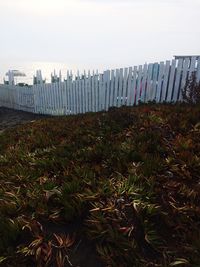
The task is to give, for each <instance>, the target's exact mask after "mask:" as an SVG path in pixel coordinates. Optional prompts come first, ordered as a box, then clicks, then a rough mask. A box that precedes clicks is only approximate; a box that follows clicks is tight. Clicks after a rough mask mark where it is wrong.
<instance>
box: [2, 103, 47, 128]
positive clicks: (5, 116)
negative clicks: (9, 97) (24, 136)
mask: <svg viewBox="0 0 200 267" xmlns="http://www.w3.org/2000/svg"><path fill="white" fill-rule="evenodd" d="M47 117H49V116H46V115H38V114H33V113H29V112H24V111H19V110H13V109H8V108H2V107H0V133H1V132H3V131H4V130H5V129H8V128H12V127H15V126H17V125H20V124H23V123H26V122H31V121H35V120H39V119H41V118H47Z"/></svg>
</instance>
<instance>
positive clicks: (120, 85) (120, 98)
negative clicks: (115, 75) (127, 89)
mask: <svg viewBox="0 0 200 267" xmlns="http://www.w3.org/2000/svg"><path fill="white" fill-rule="evenodd" d="M123 72H124V70H123V69H122V68H121V69H120V70H119V93H118V96H117V106H118V107H121V102H122V86H123Z"/></svg>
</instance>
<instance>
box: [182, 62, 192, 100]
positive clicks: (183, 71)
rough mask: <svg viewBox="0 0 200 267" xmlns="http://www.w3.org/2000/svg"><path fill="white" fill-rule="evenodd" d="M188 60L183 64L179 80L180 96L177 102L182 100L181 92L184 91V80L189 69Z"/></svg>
mask: <svg viewBox="0 0 200 267" xmlns="http://www.w3.org/2000/svg"><path fill="white" fill-rule="evenodd" d="M189 63H190V59H189V58H186V59H185V60H184V62H183V70H182V78H181V88H180V94H179V101H181V100H182V99H183V97H182V93H181V92H182V90H183V89H184V86H185V84H186V80H187V77H188V68H189Z"/></svg>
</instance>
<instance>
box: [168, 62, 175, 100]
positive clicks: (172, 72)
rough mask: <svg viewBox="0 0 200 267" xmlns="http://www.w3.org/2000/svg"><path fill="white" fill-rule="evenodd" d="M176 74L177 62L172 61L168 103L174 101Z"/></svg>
mask: <svg viewBox="0 0 200 267" xmlns="http://www.w3.org/2000/svg"><path fill="white" fill-rule="evenodd" d="M175 72H176V60H175V59H173V60H172V64H171V68H170V78H169V86H168V90H167V99H166V100H167V102H171V101H172V94H173V87H174V80H175Z"/></svg>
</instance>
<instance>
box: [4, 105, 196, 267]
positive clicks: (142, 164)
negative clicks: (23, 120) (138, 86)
mask: <svg viewBox="0 0 200 267" xmlns="http://www.w3.org/2000/svg"><path fill="white" fill-rule="evenodd" d="M87 246H88V248H90V249H89V250H87ZM84 253H85V255H87V257H85V259H84V260H83V258H84V255H83V254H84ZM87 253H89V254H87ZM91 258H93V262H91ZM199 264H200V108H199V106H190V105H186V104H182V105H164V104H163V105H153V104H148V105H141V106H138V107H131V108H125V107H122V108H119V109H117V108H113V109H110V110H109V111H108V112H106V113H105V112H100V113H96V114H95V113H88V114H85V115H77V116H68V117H55V118H48V119H43V120H38V121H35V122H33V123H27V124H24V125H22V126H18V127H15V128H13V129H9V130H6V131H5V132H3V133H2V134H1V135H0V266H10V267H11V266H12V267H15V266H19V267H25V266H27V267H28V266H38V267H44V266H58V267H62V266H80V267H89V266H107V267H108V266H109V267H111V266H113V267H114V266H116V267H127V266H128V267H129V266H130V267H133V266H136V267H137V266H141V267H142V266H143V267H144V266H146V267H147V266H148V267H150V266H151V267H153V266H158V267H159V266H160V267H161V266H166V267H168V266H191V267H195V266H196V267H197V266H199Z"/></svg>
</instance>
